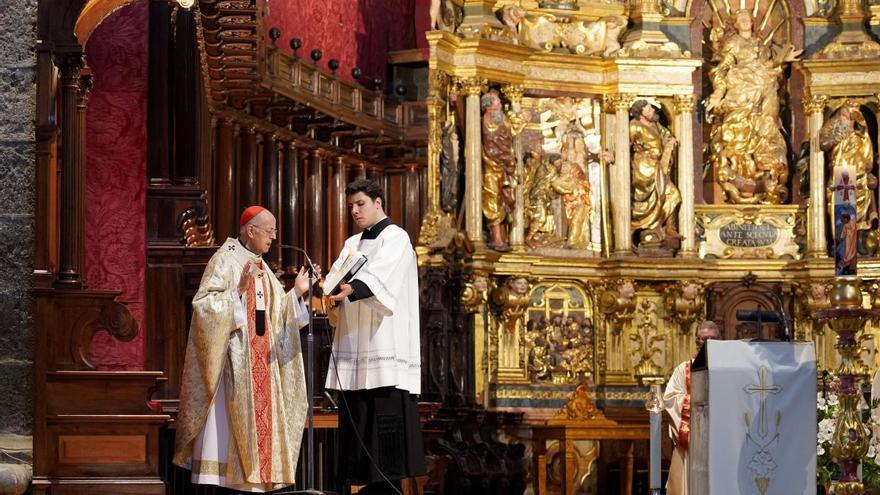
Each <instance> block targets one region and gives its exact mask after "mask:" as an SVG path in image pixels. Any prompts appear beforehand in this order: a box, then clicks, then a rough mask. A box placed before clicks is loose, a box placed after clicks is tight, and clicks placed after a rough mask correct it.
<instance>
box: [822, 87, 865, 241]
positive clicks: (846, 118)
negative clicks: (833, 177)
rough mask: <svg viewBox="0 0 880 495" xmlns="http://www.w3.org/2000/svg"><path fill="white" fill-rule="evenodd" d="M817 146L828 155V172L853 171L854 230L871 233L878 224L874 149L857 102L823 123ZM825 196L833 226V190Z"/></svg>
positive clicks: (845, 106) (849, 103)
mask: <svg viewBox="0 0 880 495" xmlns="http://www.w3.org/2000/svg"><path fill="white" fill-rule="evenodd" d="M819 146H820V147H821V148H822V151H826V152H830V160H829V172H831V171H832V170H833V169H834V168H836V167H848V168H849V169H850V170H853V171H855V183H854V184H853V185H852V192H853V193H854V194H855V195H856V218H855V224H856V228H857V229H858V230H859V231H860V232H861V231H866V230H871V228H872V227H873V226H874V224H875V223H876V222H877V205H876V203H875V200H874V194H875V193H874V190H876V189H877V177H876V176H875V175H874V174H872V173H871V170H872V169H873V168H874V146H873V145H872V144H871V138H870V136H868V126H867V124H866V123H865V116H864V115H862V112H861V110H859V104H858V103H856V102H855V101H852V100H849V101H847V102H846V103H845V104H844V105H843V106H842V107H841V108H840V110H838V111H837V113H836V114H835V115H834V117H832V118H831V119H829V120H828V122H825V125H823V126H822V130H821V132H820V133H819ZM848 177H849V175H847V178H848ZM838 187H841V186H838ZM844 193H847V191H844ZM827 197H828V213H829V215H830V217H831V222H832V224H833V223H834V191H833V190H832V189H831V188H829V189H828V191H827Z"/></svg>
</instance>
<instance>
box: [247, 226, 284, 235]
mask: <svg viewBox="0 0 880 495" xmlns="http://www.w3.org/2000/svg"><path fill="white" fill-rule="evenodd" d="M251 227H253V228H255V229H258V230H262V231H263V232H265V233H267V234H269V235H275V234H277V233H278V229H276V228H274V227H273V228H271V229H264V228H263V227H257V226H256V225H251Z"/></svg>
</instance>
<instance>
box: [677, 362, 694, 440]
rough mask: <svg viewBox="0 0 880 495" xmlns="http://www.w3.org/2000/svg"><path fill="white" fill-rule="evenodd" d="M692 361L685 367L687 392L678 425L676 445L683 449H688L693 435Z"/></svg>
mask: <svg viewBox="0 0 880 495" xmlns="http://www.w3.org/2000/svg"><path fill="white" fill-rule="evenodd" d="M691 362H692V361H688V362H687V364H686V365H685V367H684V383H685V393H684V401H682V404H681V422H680V423H679V425H678V443H677V444H676V447H678V448H680V449H681V450H683V451H686V450H687V449H688V442H690V437H691Z"/></svg>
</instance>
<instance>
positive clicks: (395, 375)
mask: <svg viewBox="0 0 880 495" xmlns="http://www.w3.org/2000/svg"><path fill="white" fill-rule="evenodd" d="M361 237H362V234H357V235H354V236H352V237H349V238H348V239H347V240H346V241H345V247H346V248H348V249H357V250H358V251H360V252H362V253H364V254H365V255H366V256H367V262H366V264H365V265H364V266H363V267H362V268H361V269H360V271H359V272H358V273H357V275H356V276H355V277H354V279H355V280H360V281H361V282H363V283H364V284H366V285H367V287H369V288H370V291H371V292H372V293H373V295H372V296H370V297H367V298H365V299H360V300H357V301H354V302H351V301H345V302H344V303H343V304H341V305H340V306H339V319H338V323H337V327H336V332H335V335H334V338H333V354H334V358H333V359H331V360H330V369H329V371H328V373H327V382H326V387H327V388H330V389H335V390H362V389H374V388H378V387H389V386H393V387H397V388H399V389H402V390H406V391H408V392H410V393H411V394H419V393H421V354H420V346H419V301H418V296H419V290H418V284H419V279H418V268H417V265H416V256H415V252H414V251H413V248H412V243H411V242H410V239H409V234H407V233H406V231H405V230H403V229H401V228H400V227H398V226H396V225H393V224H391V225H388V226H387V227H385V228H384V229H383V230H382V231H381V232H380V233H379V235H378V236H377V238H375V239H361ZM340 263H341V260H340V259H337V260H336V261H335V262H334V264H333V267H331V271H332V270H333V269H334V268H338V266H339V264H340Z"/></svg>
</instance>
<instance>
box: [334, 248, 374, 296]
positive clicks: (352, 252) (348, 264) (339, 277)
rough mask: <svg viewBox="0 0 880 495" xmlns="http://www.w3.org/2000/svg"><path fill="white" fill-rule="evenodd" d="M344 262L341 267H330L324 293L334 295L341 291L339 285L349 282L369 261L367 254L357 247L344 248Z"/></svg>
mask: <svg viewBox="0 0 880 495" xmlns="http://www.w3.org/2000/svg"><path fill="white" fill-rule="evenodd" d="M339 257H340V259H341V260H342V262H341V263H340V264H339V265H338V266H339V269H338V270H337V269H333V268H331V269H330V272H329V273H328V274H327V275H326V276H325V277H324V294H325V295H329V296H332V295H334V294H336V293H337V292H339V286H340V285H341V284H343V283H348V282H350V281H351V279H352V278H354V276H355V274H357V272H358V270H360V269H361V267H362V266H364V263H366V262H367V256H366V255H364V253H362V252H360V251H358V250H357V249H350V248H343V249H342V253H341V254H340V256H339Z"/></svg>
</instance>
